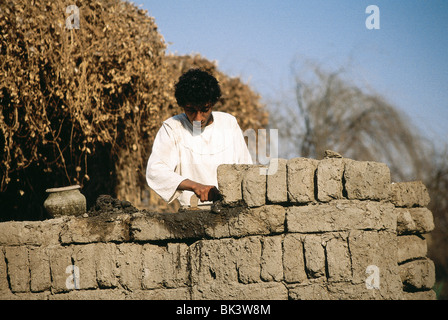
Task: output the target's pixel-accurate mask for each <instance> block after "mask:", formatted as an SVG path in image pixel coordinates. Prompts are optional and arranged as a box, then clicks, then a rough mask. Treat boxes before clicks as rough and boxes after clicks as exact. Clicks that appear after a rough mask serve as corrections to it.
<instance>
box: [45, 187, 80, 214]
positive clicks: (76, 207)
mask: <svg viewBox="0 0 448 320" xmlns="http://www.w3.org/2000/svg"><path fill="white" fill-rule="evenodd" d="M80 188H81V187H80V186H78V185H73V186H68V187H62V188H51V189H47V190H46V192H47V193H48V197H47V199H46V200H45V201H44V208H45V210H47V212H48V213H49V214H50V215H51V216H53V217H60V216H79V215H83V214H84V213H86V197H85V196H84V195H83V194H82V193H81V192H80V191H79V189H80Z"/></svg>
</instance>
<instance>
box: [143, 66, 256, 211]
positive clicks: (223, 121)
mask: <svg viewBox="0 0 448 320" xmlns="http://www.w3.org/2000/svg"><path fill="white" fill-rule="evenodd" d="M175 95H176V100H177V103H178V104H179V106H181V107H182V108H183V109H184V111H185V113H182V114H179V115H176V116H174V117H171V118H169V119H167V120H166V121H164V122H163V124H162V127H161V128H160V129H159V131H158V133H157V135H156V138H155V140H154V144H153V147H152V153H151V155H150V157H149V160H148V165H147V170H146V180H147V182H148V185H149V187H150V188H151V189H153V190H154V191H155V192H156V193H157V194H158V195H159V196H161V197H162V199H164V200H165V201H167V202H172V201H173V200H175V199H178V200H179V202H180V204H181V206H189V205H190V199H191V196H192V195H193V194H196V196H197V197H198V199H199V200H200V202H199V204H202V203H203V204H209V203H211V201H214V200H217V199H219V190H218V189H217V186H218V181H217V167H218V166H219V165H220V164H225V163H226V164H233V163H238V164H252V158H251V155H250V153H249V150H248V148H247V146H246V142H245V140H244V136H243V133H242V131H241V128H240V127H239V125H238V122H237V120H236V118H235V117H234V116H232V115H230V114H227V113H224V112H218V111H213V110H212V109H213V106H214V105H215V103H216V102H217V101H218V99H219V97H220V96H221V91H220V88H219V84H218V82H217V80H216V79H215V78H214V77H213V76H212V75H210V74H209V73H207V72H205V71H202V70H198V69H193V70H190V71H188V72H186V73H185V74H184V75H182V76H181V77H180V78H179V82H178V83H177V84H176V93H175Z"/></svg>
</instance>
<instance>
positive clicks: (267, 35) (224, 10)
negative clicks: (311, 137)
mask: <svg viewBox="0 0 448 320" xmlns="http://www.w3.org/2000/svg"><path fill="white" fill-rule="evenodd" d="M134 4H136V5H140V4H141V7H142V8H143V9H145V10H148V14H149V15H150V16H153V17H154V18H155V19H156V23H157V25H158V27H159V31H160V33H161V34H162V35H163V36H164V38H165V41H166V42H167V43H168V50H167V52H168V53H170V52H172V53H177V54H192V53H199V54H201V55H202V56H204V57H206V58H207V59H209V60H212V61H217V63H218V67H219V69H220V70H221V71H223V72H225V73H226V74H228V75H230V76H240V77H241V78H242V79H243V81H245V82H248V83H249V84H250V85H251V86H252V88H254V90H256V91H257V92H258V93H260V94H261V96H262V97H263V98H264V99H265V100H266V101H267V102H268V101H269V100H278V99H293V95H292V94H291V90H290V89H291V88H292V85H293V80H292V79H293V78H292V69H291V64H292V63H293V61H298V62H299V63H300V62H305V61H312V62H314V63H317V64H319V65H321V66H322V67H323V68H325V69H327V70H336V69H338V68H339V67H346V71H345V73H344V75H345V77H346V78H347V79H350V81H351V82H353V83H355V84H357V85H359V86H360V87H363V88H364V87H366V88H367V87H368V88H370V89H371V90H373V91H375V92H377V93H379V94H380V95H382V96H384V97H385V98H386V100H387V101H389V102H391V103H392V104H393V105H395V106H396V107H397V108H399V109H401V110H403V111H404V112H405V113H406V114H407V115H408V117H410V118H411V120H412V121H413V123H414V124H415V125H416V127H418V128H419V130H421V131H422V133H423V134H424V135H426V136H427V137H428V138H430V139H432V140H433V141H435V142H436V143H441V144H442V143H443V144H446V143H447V142H448V125H447V122H448V36H447V34H448V1H445V0H407V1H398V0H396V1H391V0H370V1H364V0H283V1H281V0H277V1H274V0H239V1H236V0H220V1H217V0H137V1H135V2H134ZM369 5H376V6H377V7H378V8H379V10H380V29H378V30H368V29H367V28H366V26H365V21H366V19H367V17H368V16H369V15H370V14H368V13H366V12H365V11H366V8H367V6H369Z"/></svg>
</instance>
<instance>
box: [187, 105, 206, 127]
mask: <svg viewBox="0 0 448 320" xmlns="http://www.w3.org/2000/svg"><path fill="white" fill-rule="evenodd" d="M184 112H185V114H186V115H187V118H188V120H190V122H191V124H194V121H198V122H199V121H200V122H201V128H204V127H205V126H207V125H209V124H211V123H212V122H213V118H212V106H211V105H206V106H203V107H196V106H191V105H187V106H186V107H184Z"/></svg>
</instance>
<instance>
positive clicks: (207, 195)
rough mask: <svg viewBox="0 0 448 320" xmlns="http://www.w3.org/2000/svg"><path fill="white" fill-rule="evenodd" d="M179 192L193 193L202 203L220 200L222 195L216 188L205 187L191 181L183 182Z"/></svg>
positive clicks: (178, 188)
mask: <svg viewBox="0 0 448 320" xmlns="http://www.w3.org/2000/svg"><path fill="white" fill-rule="evenodd" d="M177 190H188V191H193V192H194V193H195V194H196V196H197V197H198V198H199V200H201V201H202V202H204V201H216V200H218V199H219V198H220V193H219V191H218V189H217V188H216V187H215V186H210V185H204V184H201V183H198V182H195V181H192V180H190V179H185V180H184V181H182V182H181V183H180V184H179V186H178V187H177Z"/></svg>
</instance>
